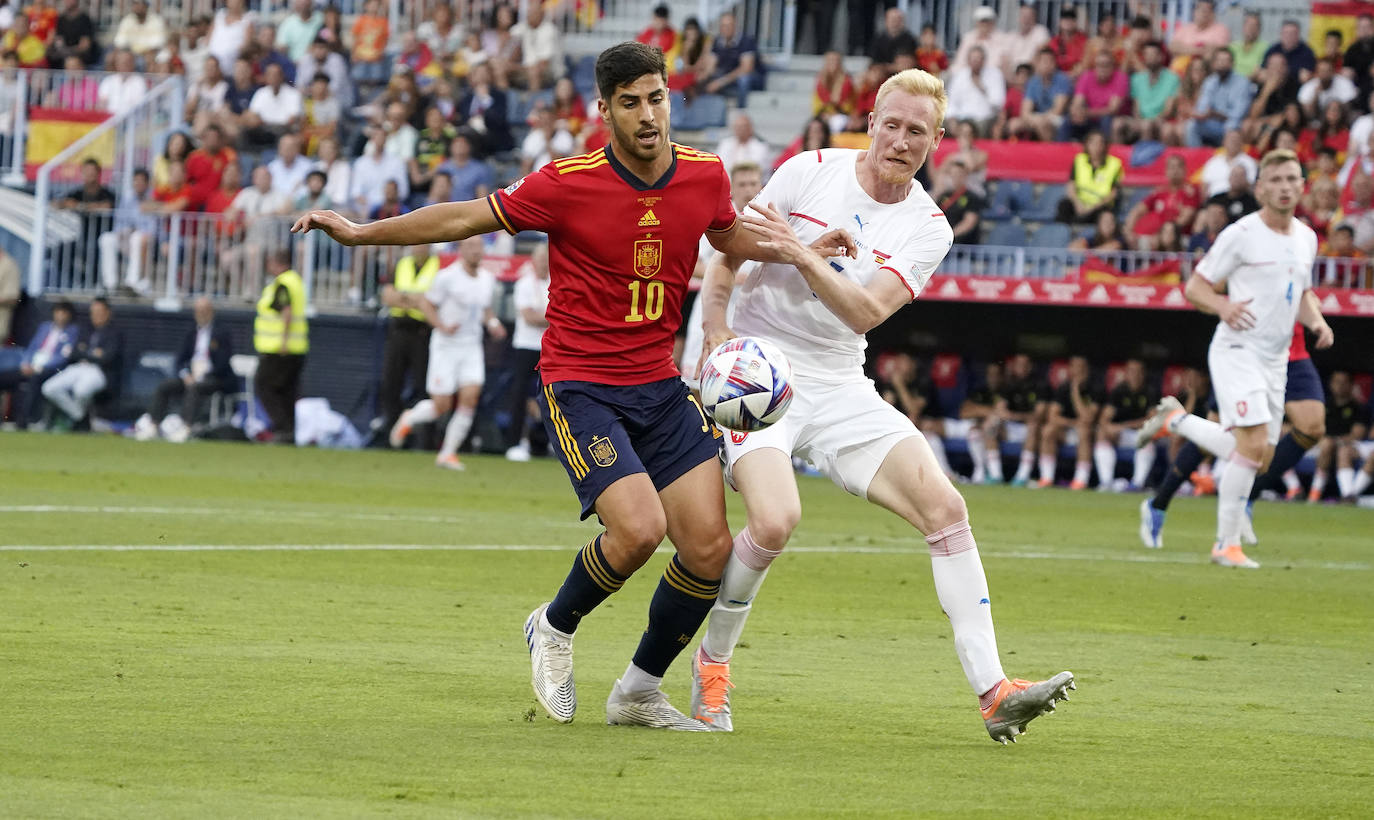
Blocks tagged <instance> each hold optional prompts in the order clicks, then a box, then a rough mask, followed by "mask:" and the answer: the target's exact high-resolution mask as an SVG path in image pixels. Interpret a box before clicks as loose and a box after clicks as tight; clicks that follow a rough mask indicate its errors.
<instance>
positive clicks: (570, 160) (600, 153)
mask: <svg viewBox="0 0 1374 820" xmlns="http://www.w3.org/2000/svg"><path fill="white" fill-rule="evenodd" d="M605 158H606V151H605V150H604V149H599V150H596V151H592V152H591V153H589V154H579V155H577V156H575V157H563V158H562V159H556V160H554V161H553V167H555V168H562V167H564V166H567V165H583V164H585V163H588V162H595V161H597V160H602V159H605Z"/></svg>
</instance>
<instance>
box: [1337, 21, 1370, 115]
mask: <svg viewBox="0 0 1374 820" xmlns="http://www.w3.org/2000/svg"><path fill="white" fill-rule="evenodd" d="M1371 67H1374V15H1371V14H1369V13H1367V12H1366V13H1364V14H1361V15H1359V16H1358V17H1356V18H1355V41H1354V42H1352V43H1351V44H1350V47H1349V48H1347V49H1346V50H1345V57H1344V59H1343V60H1342V61H1341V73H1343V74H1345V76H1346V77H1347V78H1348V79H1350V80H1353V81H1354V83H1355V85H1356V86H1357V87H1358V88H1359V90H1360V94H1359V96H1358V97H1356V98H1355V100H1356V102H1357V103H1358V104H1359V105H1358V106H1357V107H1358V108H1359V110H1360V112H1361V113H1364V114H1368V113H1369V112H1370V110H1371V109H1370V106H1369V97H1370V95H1371V94H1374V75H1371V72H1370V69H1371Z"/></svg>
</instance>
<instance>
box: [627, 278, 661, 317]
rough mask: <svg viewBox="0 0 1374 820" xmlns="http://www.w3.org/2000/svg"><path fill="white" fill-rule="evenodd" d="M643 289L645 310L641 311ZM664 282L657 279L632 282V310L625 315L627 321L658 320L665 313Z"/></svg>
mask: <svg viewBox="0 0 1374 820" xmlns="http://www.w3.org/2000/svg"><path fill="white" fill-rule="evenodd" d="M640 291H643V294H642V295H643V299H644V305H643V308H644V312H642V313H641V312H640V303H639V300H640V297H641V293H640ZM663 294H664V289H663V283H662V282H660V281H658V280H657V279H651V280H649V281H648V282H640V281H638V280H636V281H634V282H631V283H630V312H629V313H628V314H627V315H626V316H625V321H626V322H642V321H644V320H645V319H648V320H649V321H651V322H653V321H657V320H658V319H659V317H661V316H662V315H663Z"/></svg>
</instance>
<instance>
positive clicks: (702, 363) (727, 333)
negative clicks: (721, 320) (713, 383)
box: [697, 325, 735, 379]
mask: <svg viewBox="0 0 1374 820" xmlns="http://www.w3.org/2000/svg"><path fill="white" fill-rule="evenodd" d="M703 329H704V330H705V331H706V335H705V336H704V337H703V338H702V340H701V358H699V359H697V378H698V379H700V378H701V370H702V368H704V367H706V359H707V357H709V356H710V355H711V351H713V350H715V349H716V348H718V347H720V346H721V345H723V344H725V343H726V342H728V341H730V340H731V339H733V338H735V331H733V330H731V329H730V328H729V327H728V326H726V325H721V326H719V327H711V326H709V325H707V326H706V327H705V328H703Z"/></svg>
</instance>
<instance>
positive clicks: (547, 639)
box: [525, 603, 577, 723]
mask: <svg viewBox="0 0 1374 820" xmlns="http://www.w3.org/2000/svg"><path fill="white" fill-rule="evenodd" d="M548 608H549V605H548V604H547V603H545V604H541V605H540V606H539V608H538V609H536V610H535V611H533V612H531V613H530V616H529V617H528V618H526V619H525V644H526V645H527V646H529V648H530V667H531V675H530V684H531V685H532V686H533V687H534V696H535V697H536V698H538V699H539V705H540V706H543V707H544V711H545V712H548V713H549V717H551V718H553V719H554V720H556V721H558V722H559V723H572V719H573V714H574V713H575V712H576V711H577V687H576V686H575V685H574V684H573V668H572V638H571V637H568V638H564V637H563V636H562V635H561V634H559V633H557V632H555V631H553V630H552V629H550V628H548V627H546V626H544V610H546V609H548Z"/></svg>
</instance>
